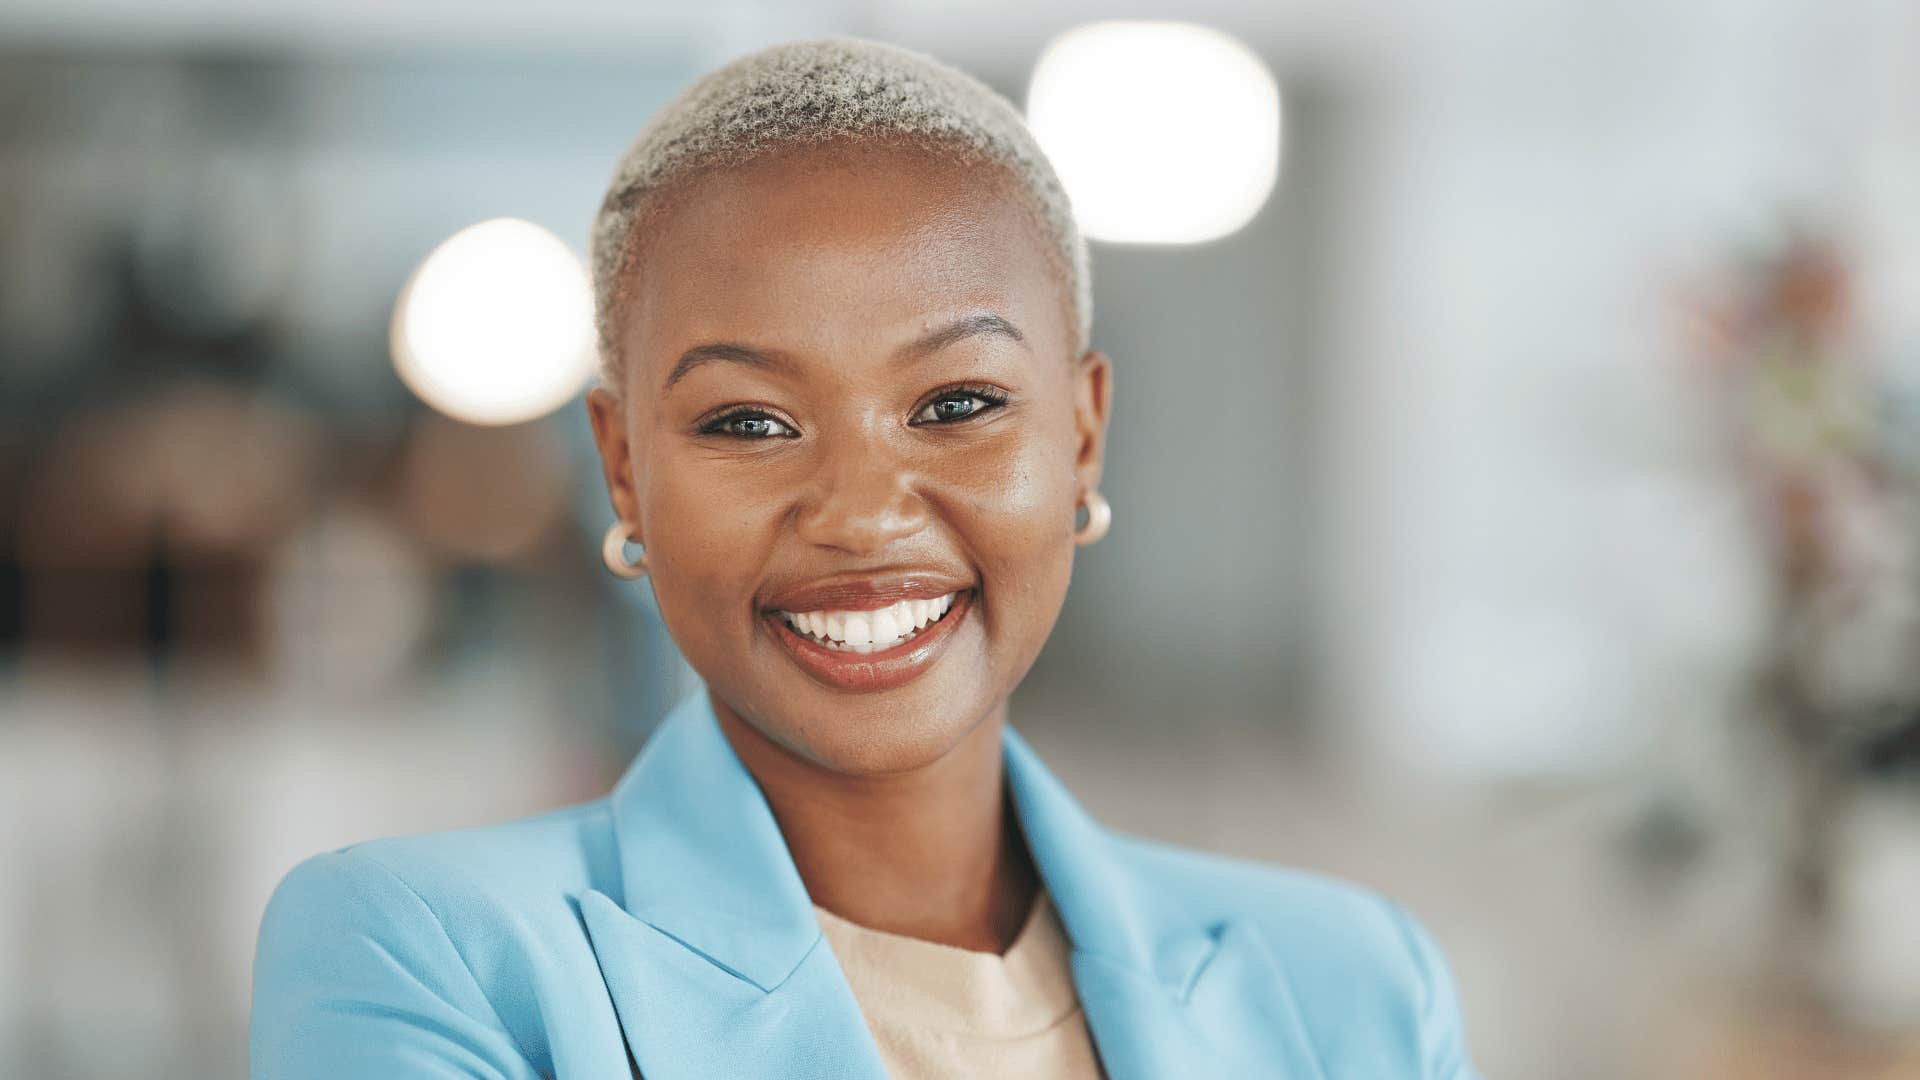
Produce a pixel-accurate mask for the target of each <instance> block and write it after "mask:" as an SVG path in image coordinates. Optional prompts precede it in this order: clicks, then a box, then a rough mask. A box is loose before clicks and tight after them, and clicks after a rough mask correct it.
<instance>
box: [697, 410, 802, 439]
mask: <svg viewBox="0 0 1920 1080" xmlns="http://www.w3.org/2000/svg"><path fill="white" fill-rule="evenodd" d="M706 430H707V431H708V432H710V433H712V434H715V435H731V436H733V437H734V438H736V439H779V438H789V437H791V436H793V435H796V434H798V432H796V431H794V430H793V429H792V428H790V427H788V426H787V425H786V424H784V423H781V422H780V421H778V420H775V419H774V418H773V417H771V416H767V415H766V414H764V413H740V414H737V415H734V416H723V417H721V418H720V419H718V420H715V421H714V422H713V423H712V424H710V425H708V427H707V429H706Z"/></svg>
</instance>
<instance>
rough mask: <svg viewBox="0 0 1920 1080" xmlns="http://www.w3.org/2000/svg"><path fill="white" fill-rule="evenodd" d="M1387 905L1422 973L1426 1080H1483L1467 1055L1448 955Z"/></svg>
mask: <svg viewBox="0 0 1920 1080" xmlns="http://www.w3.org/2000/svg"><path fill="white" fill-rule="evenodd" d="M1387 906H1388V908H1390V909H1391V910H1392V913H1393V917H1394V921H1395V922H1396V923H1398V925H1399V927H1400V933H1401V936H1402V937H1403V938H1404V939H1405V940H1406V943H1407V948H1408V949H1409V950H1410V951H1411V952H1412V953H1413V962H1414V967H1415V968H1416V969H1417V970H1418V972H1419V974H1420V980H1421V991H1420V1051H1421V1058H1422V1063H1423V1066H1424V1067H1423V1068H1422V1069H1421V1072H1420V1075H1421V1077H1422V1078H1423V1080H1481V1076H1480V1073H1479V1072H1477V1071H1476V1070H1475V1069H1474V1067H1473V1062H1472V1061H1471V1060H1469V1059H1468V1056H1467V1035H1466V1025H1465V1022H1464V1021H1463V1020H1462V1018H1461V1014H1460V995H1459V992H1458V990H1457V989H1456V988H1455V987H1454V983H1453V972H1452V970H1451V969H1450V968H1449V967H1448V965H1447V958H1446V955H1445V954H1444V953H1442V952H1441V951H1440V946H1439V945H1438V944H1437V943H1436V942H1435V941H1434V940H1433V936H1432V935H1431V934H1429V933H1427V930H1426V928H1425V927H1424V926H1421V925H1420V921H1419V920H1418V919H1415V918H1414V917H1413V916H1412V915H1411V914H1409V913H1408V912H1407V910H1406V909H1405V908H1403V907H1401V906H1400V905H1398V904H1396V903H1393V902H1391V901H1388V902H1387Z"/></svg>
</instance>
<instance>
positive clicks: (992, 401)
mask: <svg viewBox="0 0 1920 1080" xmlns="http://www.w3.org/2000/svg"><path fill="white" fill-rule="evenodd" d="M1010 398H1011V395H1009V394H1008V393H1007V391H1005V390H1003V389H1001V388H1000V387H998V386H995V385H993V384H992V383H977V382H967V383H955V384H953V385H951V386H943V387H941V388H940V389H938V390H935V391H934V392H933V393H931V394H928V395H927V396H926V397H924V398H922V399H921V400H920V402H919V404H917V405H915V406H914V408H913V412H912V414H911V415H910V418H909V419H908V421H907V423H908V425H909V426H912V427H946V426H949V425H953V424H964V423H966V422H967V421H970V420H976V419H978V418H980V417H981V416H984V415H986V414H987V413H990V412H992V411H994V410H995V409H998V408H1000V407H1001V406H1003V405H1005V404H1007V402H1008V401H1009V400H1010ZM967 399H978V400H979V401H980V402H981V404H980V405H979V406H978V407H976V408H974V409H973V410H971V411H970V412H968V413H966V414H965V415H961V416H953V417H946V418H940V417H935V418H932V419H921V414H923V413H925V412H926V411H927V410H929V409H931V408H933V407H934V406H935V405H937V404H939V403H941V402H950V401H964V400H967ZM741 424H754V425H758V428H757V430H756V431H754V432H748V431H744V430H735V425H741ZM774 429H778V430H774ZM694 431H695V433H696V434H699V435H718V436H721V437H723V438H731V439H740V440H745V441H750V442H758V441H761V440H764V439H795V438H799V437H800V432H799V431H798V430H797V425H796V424H794V423H793V422H792V421H791V420H788V419H786V418H785V417H783V416H781V415H780V414H779V413H776V412H774V411H772V410H771V409H767V408H763V407H760V406H755V405H736V406H733V407H732V408H728V409H723V410H722V411H720V412H718V413H715V414H713V415H711V416H708V417H706V418H704V419H702V420H700V421H698V422H697V423H696V424H695V426H694Z"/></svg>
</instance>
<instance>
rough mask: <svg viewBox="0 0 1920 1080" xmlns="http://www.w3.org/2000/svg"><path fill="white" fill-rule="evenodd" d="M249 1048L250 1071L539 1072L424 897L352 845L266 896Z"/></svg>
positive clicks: (279, 1076) (407, 1075)
mask: <svg viewBox="0 0 1920 1080" xmlns="http://www.w3.org/2000/svg"><path fill="white" fill-rule="evenodd" d="M247 1052H248V1059H249V1062H250V1069H249V1072H250V1075H251V1076H252V1078H253V1080H304V1078H308V1077H313V1078H319V1077H327V1078H332V1080H338V1078H353V1077H382V1078H392V1080H427V1078H434V1080H443V1078H450V1077H465V1078H484V1080H521V1078H531V1077H535V1076H537V1075H538V1074H537V1073H536V1071H535V1070H534V1068H533V1066H532V1065H531V1064H530V1063H529V1062H528V1061H527V1058H526V1056H525V1055H524V1054H523V1053H522V1052H521V1051H520V1048H519V1047H518V1046H517V1045H516V1043H515V1041H514V1038H513V1036H512V1034H511V1033H510V1032H508V1031H507V1030H506V1028H505V1027H504V1026H503V1025H502V1024H501V1022H500V1018H499V1016H498V1015H497V1014H496V1013H495V1011H494V1009H493V1006H492V1005H491V1004H490V1003H489V1001H488V999H487V997H486V995H485V993H484V992H482V990H481V988H480V984H479V983H478V981H476V980H475V978H474V976H473V973H472V972H471V971H470V970H469V969H468V967H467V965H466V962H465V961H464V960H463V959H461V956H460V953H459V951H458V950H457V949H456V948H455V947H454V943H453V941H452V939H451V938H449V937H448V936H447V933H446V930H445V929H444V928H443V927H442V926H441V924H440V920H439V919H438V917H436V916H435V915H434V913H433V911H432V910H431V909H430V908H429V907H428V906H427V903H426V902H425V901H424V900H422V899H421V898H420V896H419V895H418V894H417V893H415V892H414V890H413V889H412V888H411V887H410V886H408V885H407V883H406V882H405V881H403V880H402V879H401V878H400V877H399V876H398V875H396V874H395V873H393V871H391V870H389V869H388V868H387V867H386V866H385V865H384V864H382V863H380V862H378V861H376V860H375V859H374V858H373V857H372V856H369V855H366V854H362V853H359V852H356V851H354V850H352V849H347V850H343V851H337V852H329V853H327V854H323V855H316V856H314V857H312V858H310V859H308V860H306V861H305V862H303V863H301V864H300V865H298V866H296V867H294V868H293V870H291V871H289V872H288V874H287V876H286V877H285V878H284V879H283V880H282V881H281V882H280V884H279V886H278V888H276V889H275V890H274V893H273V897H272V899H271V900H269V901H268V903H267V910H266V915H265V917H264V918H263V919H262V920H261V924H260V939H259V946H258V949H257V951H256V952H255V955H254V969H253V1015H252V1020H251V1024H250V1028H249V1031H248V1039H247Z"/></svg>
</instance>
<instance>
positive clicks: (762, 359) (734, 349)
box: [661, 341, 793, 391]
mask: <svg viewBox="0 0 1920 1080" xmlns="http://www.w3.org/2000/svg"><path fill="white" fill-rule="evenodd" d="M716 360H724V361H726V362H728V363H734V364H747V365H749V366H752V367H763V368H773V369H775V370H781V371H787V370H792V368H793V361H792V360H790V359H788V358H787V357H786V356H785V355H783V354H781V353H764V352H761V351H760V350H758V349H752V348H748V347H747V346H745V345H737V344H735V343H733V342H730V341H716V342H711V343H709V344H706V345H695V346H694V347H693V348H691V349H688V350H687V351H686V352H683V353H681V354H680V359H678V360H676V361H674V364H673V370H672V371H670V372H668V373H667V382H666V385H665V386H664V387H662V388H661V389H662V390H663V391H664V390H671V389H673V384H674V383H677V382H679V381H680V380H681V379H683V378H686V376H687V373H688V372H691V371H692V370H693V369H694V368H697V367H699V366H700V365H701V364H707V363H712V362H714V361H716Z"/></svg>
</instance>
